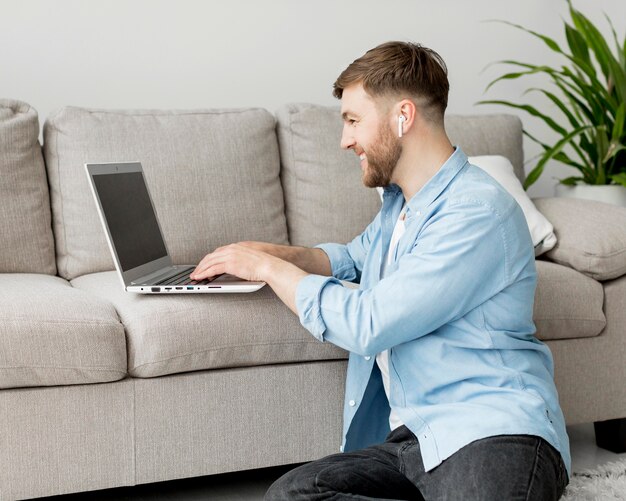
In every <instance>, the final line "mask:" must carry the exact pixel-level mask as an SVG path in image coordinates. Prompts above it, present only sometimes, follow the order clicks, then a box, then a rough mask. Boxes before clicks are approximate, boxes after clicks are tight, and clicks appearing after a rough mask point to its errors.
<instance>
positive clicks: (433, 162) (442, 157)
mask: <svg viewBox="0 0 626 501" xmlns="http://www.w3.org/2000/svg"><path fill="white" fill-rule="evenodd" d="M406 139H407V140H406V141H405V144H403V150H402V156H401V157H400V161H399V162H398V165H397V167H396V169H395V170H394V175H393V179H392V181H393V182H394V183H396V184H397V185H398V186H399V187H400V188H401V189H402V193H403V194H404V198H405V200H407V201H408V200H410V199H411V198H413V196H414V195H415V194H416V193H417V192H418V191H420V190H421V189H422V188H423V187H424V185H425V184H426V183H427V182H428V181H429V180H430V179H431V178H432V177H433V176H434V175H435V174H436V173H437V172H438V171H439V169H440V168H441V166H442V165H443V164H444V163H445V162H446V161H447V160H448V158H450V155H452V153H454V147H453V146H452V144H451V143H450V140H449V139H448V136H447V135H446V133H445V131H444V130H443V129H441V130H437V131H432V130H428V129H426V130H425V129H422V131H420V134H419V135H417V137H415V138H409V137H407V138H406Z"/></svg>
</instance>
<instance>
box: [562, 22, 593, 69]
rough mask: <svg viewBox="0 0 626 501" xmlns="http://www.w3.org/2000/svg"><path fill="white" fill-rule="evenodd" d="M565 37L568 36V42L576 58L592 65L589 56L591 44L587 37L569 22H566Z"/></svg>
mask: <svg viewBox="0 0 626 501" xmlns="http://www.w3.org/2000/svg"><path fill="white" fill-rule="evenodd" d="M565 37H566V38H567V44H568V45H569V48H570V50H571V51H572V55H573V56H574V58H576V59H580V60H582V61H584V62H585V63H587V64H588V65H590V64H591V59H590V58H589V46H588V45H587V42H585V39H584V38H583V37H582V35H581V34H580V33H578V31H576V30H575V29H573V28H572V27H571V26H570V25H569V24H567V23H565Z"/></svg>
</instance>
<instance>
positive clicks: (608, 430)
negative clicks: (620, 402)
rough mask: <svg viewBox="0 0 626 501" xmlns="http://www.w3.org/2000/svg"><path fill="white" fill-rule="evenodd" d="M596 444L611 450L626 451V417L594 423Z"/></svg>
mask: <svg viewBox="0 0 626 501" xmlns="http://www.w3.org/2000/svg"><path fill="white" fill-rule="evenodd" d="M593 426H594V428H595V432H596V445H597V446H598V447H601V448H602V449H607V450H609V451H611V452H616V453H621V452H626V418H622V419H609V420H608V421H596V422H595V423H593Z"/></svg>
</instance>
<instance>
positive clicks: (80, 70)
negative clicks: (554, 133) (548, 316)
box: [0, 0, 626, 196]
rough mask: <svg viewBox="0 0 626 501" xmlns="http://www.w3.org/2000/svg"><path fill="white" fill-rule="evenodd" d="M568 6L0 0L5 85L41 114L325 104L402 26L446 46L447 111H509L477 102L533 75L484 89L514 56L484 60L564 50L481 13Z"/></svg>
mask: <svg viewBox="0 0 626 501" xmlns="http://www.w3.org/2000/svg"><path fill="white" fill-rule="evenodd" d="M575 5H576V7H578V8H579V9H581V10H583V11H584V12H585V13H587V15H588V16H589V17H591V19H592V20H593V21H594V22H596V23H597V24H599V25H600V26H601V27H602V28H603V29H604V30H605V33H608V28H607V24H606V21H605V19H604V17H603V15H602V12H606V13H607V14H608V15H609V16H610V17H611V18H612V19H613V23H614V24H615V26H616V28H617V31H618V33H619V35H620V37H623V33H624V30H625V28H626V3H625V2H624V0H577V1H575ZM566 13H567V6H566V2H565V0H562V1H561V0H521V1H520V0H516V1H513V0H497V1H496V0H491V1H489V0H472V1H463V0H439V1H438V2H435V1H425V0H419V1H418V0H413V1H410V0H387V1H382V0H379V1H375V0H315V1H313V0H309V1H301V0H265V1H258V0H257V1H255V0H230V1H224V0H222V1H217V0H213V1H201V0H181V1H177V2H174V1H172V0H126V1H125V0H108V1H103V2H95V1H87V0H0V19H1V20H2V22H1V23H0V96H2V97H10V98H16V99H21V100H24V101H26V102H28V103H30V104H31V105H32V106H34V107H35V108H36V109H37V110H38V111H39V114H40V120H41V121H42V122H43V119H44V118H45V117H46V116H47V115H48V114H49V113H50V111H52V110H53V109H56V108H59V107H61V106H64V105H76V106H88V107H103V108H199V107H244V106H260V107H265V108H267V109H269V110H271V111H274V110H275V109H276V108H278V107H279V106H281V105H282V104H284V103H287V102H296V101H298V102H313V103H319V104H325V105H327V104H333V103H336V102H335V100H334V99H333V98H332V96H331V86H332V83H333V82H334V80H335V78H336V77H337V75H338V74H339V73H340V72H341V71H342V70H343V69H344V68H345V67H346V66H347V64H349V63H350V62H351V61H353V60H354V59H355V58H357V57H359V56H360V55H362V54H363V53H364V52H365V51H366V50H367V49H369V48H372V47H374V46H375V45H377V44H379V43H381V42H384V41H387V40H392V39H399V40H411V41H417V42H421V43H423V44H424V45H427V46H429V47H432V48H433V49H435V50H437V51H438V52H439V53H440V54H441V55H442V56H443V58H444V59H445V61H446V62H447V64H448V67H449V73H450V83H451V93H450V100H449V110H448V111H449V112H450V113H481V114H484V113H489V112H494V111H496V112H502V111H506V109H504V108H501V107H494V106H475V102H476V101H478V100H480V99H484V98H486V97H487V98H507V99H514V100H517V99H519V98H520V94H521V92H522V91H523V89H524V88H525V87H524V86H522V85H521V83H517V82H510V83H505V84H501V85H499V86H498V87H495V88H494V89H492V91H490V92H489V93H488V94H487V95H484V94H483V91H484V88H485V86H486V84H487V83H488V82H489V81H490V80H491V79H493V78H494V77H495V76H497V75H498V74H500V73H501V72H502V71H503V70H504V69H505V68H504V67H491V68H488V69H487V70H485V71H483V69H484V68H485V67H486V66H487V65H488V64H489V63H491V62H493V61H496V60H500V59H518V60H525V61H528V62H533V63H538V62H547V63H555V62H557V61H558V60H557V58H556V57H554V56H553V55H552V54H551V53H549V51H548V50H547V49H546V48H545V47H544V46H543V45H542V44H541V43H540V42H538V41H536V40H534V39H532V38H531V37H530V36H527V35H525V34H523V33H521V32H518V31H517V30H514V29H512V28H509V27H506V26H503V25H500V24H494V23H484V22H483V21H485V20H488V19H494V18H495V19H507V20H510V21H512V22H515V23H519V24H522V25H525V26H527V27H530V28H533V29H536V30H537V31H540V32H542V33H546V34H548V35H550V36H552V37H555V38H557V40H559V41H563V40H564V36H563V33H562V21H561V19H562V17H566ZM530 99H531V102H538V101H536V100H535V99H534V98H532V96H531V97H530ZM520 116H522V118H523V120H524V122H525V124H526V125H528V126H530V129H531V130H532V131H533V132H535V133H538V134H539V135H543V136H544V137H548V136H549V131H546V130H545V129H544V128H542V127H541V126H540V124H538V123H537V122H533V121H531V120H530V119H529V118H528V117H526V116H524V115H520ZM337 143H339V138H337ZM525 150H526V156H527V158H528V157H530V156H532V155H534V154H536V153H537V151H538V150H537V148H536V146H535V145H533V144H531V143H530V142H528V144H527V145H526V146H525ZM530 168H531V167H530V165H529V166H527V171H528V170H529V169H530ZM570 171H571V169H568V168H566V167H559V166H550V168H549V169H548V172H546V173H544V176H543V177H542V178H541V179H540V181H539V182H538V183H537V184H536V185H535V186H533V187H531V189H530V191H529V193H530V195H531V196H549V195H552V193H553V185H554V183H555V181H554V179H552V178H553V177H555V176H557V177H564V176H565V175H572V174H573V172H570Z"/></svg>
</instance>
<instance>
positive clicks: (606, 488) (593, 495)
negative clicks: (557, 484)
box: [561, 459, 626, 501]
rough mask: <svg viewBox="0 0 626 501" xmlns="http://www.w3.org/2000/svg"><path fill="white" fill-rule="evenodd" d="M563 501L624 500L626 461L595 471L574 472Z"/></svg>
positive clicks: (625, 494) (625, 497)
mask: <svg viewBox="0 0 626 501" xmlns="http://www.w3.org/2000/svg"><path fill="white" fill-rule="evenodd" d="M561 499H562V500H563V501H624V500H626V459H622V460H621V461H616V462H614V463H607V464H604V465H602V466H599V467H598V468H596V469H595V470H587V471H580V472H574V474H573V475H572V478H571V479H570V483H569V485H568V486H567V488H566V489H565V494H564V495H563V497H562V498H561Z"/></svg>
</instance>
